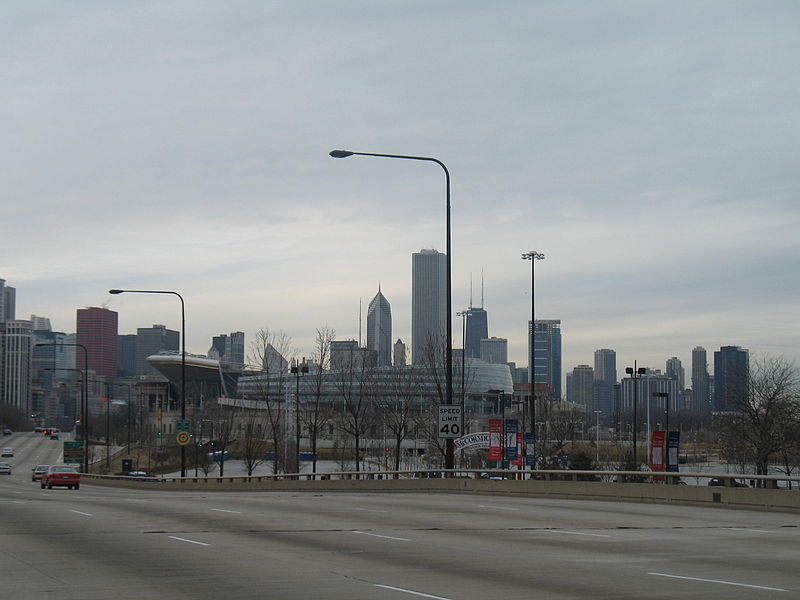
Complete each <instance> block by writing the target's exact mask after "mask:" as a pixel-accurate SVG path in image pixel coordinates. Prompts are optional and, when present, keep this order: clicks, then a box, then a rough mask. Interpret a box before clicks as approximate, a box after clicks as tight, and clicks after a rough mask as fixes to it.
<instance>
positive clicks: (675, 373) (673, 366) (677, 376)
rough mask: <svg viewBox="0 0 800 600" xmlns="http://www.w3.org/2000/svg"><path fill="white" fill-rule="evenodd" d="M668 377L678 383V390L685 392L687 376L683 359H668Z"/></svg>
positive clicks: (674, 357) (675, 357)
mask: <svg viewBox="0 0 800 600" xmlns="http://www.w3.org/2000/svg"><path fill="white" fill-rule="evenodd" d="M667 377H671V378H672V379H674V380H675V381H677V382H678V389H680V390H683V389H684V388H685V387H686V386H685V385H684V383H685V374H684V369H683V365H682V364H681V359H680V358H678V357H677V356H673V357H672V358H669V359H667Z"/></svg>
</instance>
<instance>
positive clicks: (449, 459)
mask: <svg viewBox="0 0 800 600" xmlns="http://www.w3.org/2000/svg"><path fill="white" fill-rule="evenodd" d="M329 154H330V155H331V156H332V157H333V158H348V157H349V156H376V157H378V158H400V159H404V160H422V161H426V162H433V163H436V164H437V165H439V166H440V167H441V168H442V170H443V171H444V176H445V184H446V188H447V214H446V229H447V250H446V252H447V331H446V337H447V340H446V342H445V343H446V344H447V348H446V351H447V384H446V387H447V392H446V398H445V404H453V323H452V321H453V314H452V310H453V309H452V304H453V303H452V282H451V279H452V256H451V243H450V171H448V170H447V167H446V166H445V164H444V163H443V162H442V161H440V160H439V159H438V158H432V157H429V156H408V155H404V154H378V153H375V152H353V151H351V150H331V152H330V153H329ZM462 419H463V414H462ZM454 451H455V445H454V442H453V440H452V439H450V438H448V439H447V456H446V457H445V468H447V469H452V468H453V467H454Z"/></svg>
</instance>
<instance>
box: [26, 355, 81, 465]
mask: <svg viewBox="0 0 800 600" xmlns="http://www.w3.org/2000/svg"><path fill="white" fill-rule="evenodd" d="M36 345H37V346H72V347H74V348H81V349H82V350H83V397H82V398H81V413H82V414H81V433H82V436H81V437H82V438H83V472H84V473H88V472H89V397H88V395H87V386H88V381H87V378H86V371H87V370H88V369H89V351H88V350H87V349H86V346H84V345H83V344H70V343H67V342H52V343H39V344H36ZM76 370H77V371H80V370H81V369H76Z"/></svg>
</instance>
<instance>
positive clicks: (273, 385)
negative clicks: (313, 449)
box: [250, 328, 295, 473]
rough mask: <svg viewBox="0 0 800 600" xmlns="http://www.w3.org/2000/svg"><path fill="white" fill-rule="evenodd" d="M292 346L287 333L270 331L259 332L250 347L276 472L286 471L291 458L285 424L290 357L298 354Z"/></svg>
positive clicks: (260, 330) (262, 330)
mask: <svg viewBox="0 0 800 600" xmlns="http://www.w3.org/2000/svg"><path fill="white" fill-rule="evenodd" d="M291 346H292V340H291V338H290V337H289V336H288V335H286V333H285V332H283V331H280V330H279V331H270V330H269V329H268V328H262V329H259V330H258V331H257V332H256V336H255V340H253V342H252V343H251V344H250V362H251V363H252V364H253V365H254V366H255V368H256V369H257V370H258V375H257V376H256V377H255V378H254V380H255V381H256V390H257V391H256V395H257V399H258V400H259V401H260V402H262V403H263V405H262V406H263V410H264V411H265V412H266V423H265V425H266V426H267V429H268V431H269V435H270V438H271V442H272V450H273V452H274V456H275V460H274V461H273V472H274V473H278V472H280V470H281V469H283V470H284V472H285V469H286V465H287V458H288V457H287V456H286V452H285V451H284V450H285V448H284V446H285V444H286V442H287V440H288V434H289V432H288V431H287V427H286V422H285V421H286V419H285V416H286V415H285V410H286V398H285V396H286V393H287V391H288V387H287V386H288V377H289V371H288V366H289V360H288V358H291V356H292V355H294V354H295V352H294V350H293V349H292V347H291ZM287 355H289V357H288V358H287Z"/></svg>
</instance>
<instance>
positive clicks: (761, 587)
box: [648, 573, 789, 592]
mask: <svg viewBox="0 0 800 600" xmlns="http://www.w3.org/2000/svg"><path fill="white" fill-rule="evenodd" d="M648 575H656V576H657V577H671V578H672V579H688V580H689V581H703V582H705V583H721V584H723V585H735V586H737V587H746V588H754V589H757V590H769V591H770V592H788V591H789V590H784V589H783V588H774V587H767V586H764V585H751V584H749V583H736V582H733V581H721V580H719V579H702V578H700V577H684V576H683V575H669V574H667V573H648Z"/></svg>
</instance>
